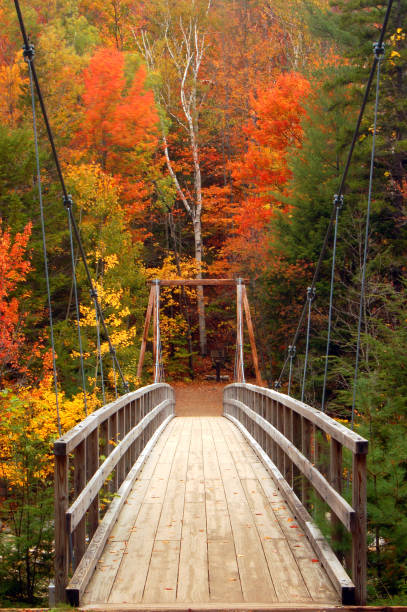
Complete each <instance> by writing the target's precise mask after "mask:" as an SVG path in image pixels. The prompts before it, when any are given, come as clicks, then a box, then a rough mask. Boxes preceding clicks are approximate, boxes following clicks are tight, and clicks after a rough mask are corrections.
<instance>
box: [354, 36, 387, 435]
mask: <svg viewBox="0 0 407 612" xmlns="http://www.w3.org/2000/svg"><path fill="white" fill-rule="evenodd" d="M373 49H374V55H375V60H376V63H377V78H376V100H375V109H374V121H373V135H372V153H371V157H370V172H369V193H368V198H367V210H366V227H365V245H364V249H363V263H362V280H361V286H360V301H359V318H358V331H357V341H356V359H355V374H354V379H353V397H352V417H351V426H352V429H353V428H354V424H355V405H356V391H357V382H358V370H359V356H360V337H361V331H362V318H363V306H364V304H365V293H366V266H367V251H368V247H369V229H370V211H371V204H372V187H373V171H374V160H375V153H376V134H377V115H378V111H379V94H380V66H381V60H382V58H383V55H384V44H383V43H375V44H374V45H373Z"/></svg>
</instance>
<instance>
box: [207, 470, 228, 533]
mask: <svg viewBox="0 0 407 612" xmlns="http://www.w3.org/2000/svg"><path fill="white" fill-rule="evenodd" d="M205 505H206V530H207V534H208V540H211V541H216V540H231V539H232V528H231V526H230V518H229V510H228V506H227V503H226V497H225V490H224V488H223V483H222V481H221V480H210V479H205Z"/></svg>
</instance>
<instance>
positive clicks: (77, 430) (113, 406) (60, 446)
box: [54, 383, 171, 455]
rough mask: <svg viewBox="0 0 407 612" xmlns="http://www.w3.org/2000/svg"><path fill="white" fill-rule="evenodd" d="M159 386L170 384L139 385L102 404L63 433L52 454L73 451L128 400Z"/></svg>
mask: <svg viewBox="0 0 407 612" xmlns="http://www.w3.org/2000/svg"><path fill="white" fill-rule="evenodd" d="M160 387H165V388H168V389H171V387H170V385H167V384H166V383H157V384H152V385H147V386H146V387H141V388H140V389H137V391H131V393H126V395H122V396H121V397H118V398H117V400H114V401H113V402H111V403H110V404H106V406H102V408H99V409H98V410H95V412H92V414H90V415H89V416H88V417H86V419H84V420H83V421H81V422H80V423H78V425H75V427H73V428H72V429H70V430H69V431H68V432H67V433H66V434H64V435H63V436H62V437H61V438H58V440H55V442H54V454H55V455H68V454H69V453H71V452H72V451H73V449H74V448H76V446H77V445H78V444H79V443H80V442H82V440H84V439H85V438H87V437H88V436H89V434H90V433H92V431H93V430H94V429H96V427H99V425H101V424H102V423H103V421H105V420H106V419H108V418H109V417H111V416H113V415H114V414H117V412H118V411H119V410H120V408H122V406H125V405H126V404H128V403H129V402H132V401H134V400H136V399H138V398H140V397H143V396H144V395H146V394H148V393H150V391H153V390H154V389H158V388H160Z"/></svg>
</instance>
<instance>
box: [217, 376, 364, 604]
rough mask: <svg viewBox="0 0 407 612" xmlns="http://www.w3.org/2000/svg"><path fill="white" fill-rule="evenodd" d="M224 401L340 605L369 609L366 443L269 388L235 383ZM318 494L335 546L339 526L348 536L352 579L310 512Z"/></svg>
mask: <svg viewBox="0 0 407 612" xmlns="http://www.w3.org/2000/svg"><path fill="white" fill-rule="evenodd" d="M223 404H224V415H225V416H226V417H228V418H229V419H230V420H231V421H233V422H234V423H235V424H236V425H237V426H238V427H239V429H240V430H241V431H242V433H243V434H244V435H245V436H246V438H247V439H248V441H249V443H250V444H251V445H252V447H253V449H254V450H255V451H256V453H257V455H258V456H259V457H260V458H261V459H262V461H263V463H264V464H265V465H266V467H267V469H268V471H269V472H270V474H271V476H272V477H273V479H274V481H275V482H276V483H277V486H278V487H279V489H280V491H281V493H282V494H283V495H284V497H285V499H286V501H287V503H288V504H289V505H290V507H291V509H292V510H293V512H294V514H295V515H296V518H297V520H298V522H299V523H300V524H301V526H302V528H303V530H304V531H305V532H306V533H307V535H308V537H309V539H310V540H311V543H312V545H313V547H314V549H315V551H316V553H318V555H319V558H320V559H321V561H322V563H323V565H324V567H325V569H326V571H327V573H328V575H329V576H330V578H331V580H332V582H333V584H334V586H335V587H336V589H337V590H338V592H339V593H340V596H341V598H342V602H343V603H344V604H352V603H356V604H359V605H361V604H364V602H365V599H366V552H367V550H366V456H367V452H368V441H367V440H365V439H364V438H362V437H361V436H359V435H358V434H357V433H355V432H353V431H351V430H349V429H348V428H346V427H345V426H344V425H342V424H341V423H338V422H337V421H335V420H333V419H332V418H330V417H329V416H327V415H326V414H324V413H322V412H320V411H319V410H316V409H314V408H312V407H311V406H308V405H307V404H304V403H302V402H300V401H298V400H296V399H294V398H292V397H289V396H288V395H284V394H282V393H278V392H276V391H274V390H271V389H265V388H262V387H257V386H254V385H249V384H244V383H236V384H232V385H229V386H227V387H226V388H225V390H224V399H223ZM345 453H347V454H349V455H351V466H348V467H347V466H346V465H345V464H346V462H345V461H344V458H345V457H344V455H345ZM349 463H350V462H349ZM349 470H350V472H349ZM347 486H351V488H352V504H350V503H348V501H347V500H346V499H345V498H344V497H343V496H342V492H343V490H344V487H347ZM317 497H319V498H322V500H324V502H326V504H328V506H329V509H330V510H329V513H327V514H329V520H330V523H331V541H332V544H333V545H334V544H335V540H336V541H338V540H339V538H340V523H342V525H343V526H344V527H345V528H346V530H347V531H348V532H349V533H350V534H351V540H352V551H351V559H349V558H348V559H346V555H345V561H347V565H349V566H350V569H351V570H352V580H353V582H352V580H350V578H349V577H348V575H347V574H346V572H345V570H344V568H343V565H342V563H341V562H340V560H339V559H338V557H336V556H335V554H334V553H333V550H332V548H331V547H330V546H329V544H328V542H327V541H326V539H325V538H324V537H323V535H322V534H321V532H320V531H319V529H318V528H317V527H316V526H315V524H314V522H313V520H312V518H311V516H310V514H309V512H308V510H310V509H311V508H312V507H313V506H314V507H315V506H318V501H317ZM307 508H308V510H307ZM340 556H341V554H340Z"/></svg>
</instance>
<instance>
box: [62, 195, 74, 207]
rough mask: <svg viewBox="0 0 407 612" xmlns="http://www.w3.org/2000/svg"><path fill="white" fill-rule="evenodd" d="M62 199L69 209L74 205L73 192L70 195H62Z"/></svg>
mask: <svg viewBox="0 0 407 612" xmlns="http://www.w3.org/2000/svg"><path fill="white" fill-rule="evenodd" d="M62 201H63V203H64V206H65V208H66V209H67V210H71V208H72V206H73V200H72V196H71V194H68V195H64V196H63V197H62Z"/></svg>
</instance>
